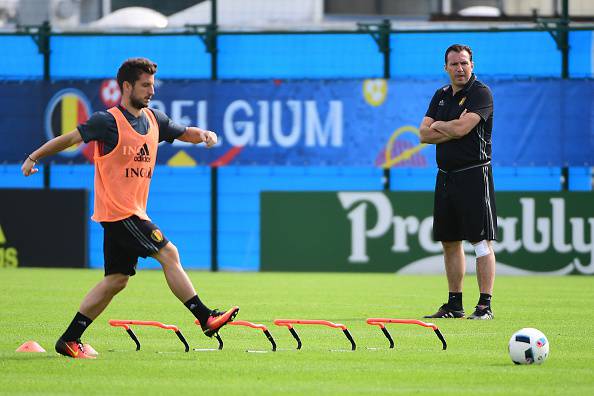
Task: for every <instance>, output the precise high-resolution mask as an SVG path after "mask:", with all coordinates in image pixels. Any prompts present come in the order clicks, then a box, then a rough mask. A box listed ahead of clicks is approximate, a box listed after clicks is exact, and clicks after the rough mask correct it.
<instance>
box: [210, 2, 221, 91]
mask: <svg viewBox="0 0 594 396" xmlns="http://www.w3.org/2000/svg"><path fill="white" fill-rule="evenodd" d="M210 4H211V7H210V25H209V26H208V28H207V41H208V48H209V52H210V79H211V80H217V79H218V67H217V66H218V52H219V50H218V47H217V41H218V40H217V37H218V36H217V35H218V31H217V30H218V26H217V0H210Z"/></svg>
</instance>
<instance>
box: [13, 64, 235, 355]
mask: <svg viewBox="0 0 594 396" xmlns="http://www.w3.org/2000/svg"><path fill="white" fill-rule="evenodd" d="M156 71H157V65H156V64H155V63H153V62H151V61H150V60H148V59H145V58H133V59H128V60H126V61H125V62H124V63H123V64H122V65H121V66H120V68H119V70H118V75H117V80H118V85H119V86H120V90H121V92H122V100H121V103H120V105H119V106H116V107H113V108H110V109H108V110H107V111H99V112H96V113H93V114H92V115H91V117H90V118H89V120H88V121H87V122H85V123H83V124H81V125H79V126H78V127H77V128H76V129H74V130H73V131H71V132H69V133H66V134H63V135H61V136H58V137H56V138H54V139H52V140H50V141H48V142H46V143H45V144H43V145H42V146H41V147H39V148H38V149H37V150H35V151H33V152H32V153H31V154H29V155H28V156H27V158H26V159H25V161H24V163H23V165H22V167H21V170H22V172H23V175H24V176H30V175H32V174H34V173H36V172H37V171H38V169H37V168H35V165H36V164H37V162H38V161H40V160H41V159H42V158H44V157H47V156H50V155H53V154H56V153H58V152H60V151H62V150H65V149H67V148H68V147H70V146H72V145H74V144H78V143H81V142H83V141H84V142H90V141H95V154H94V160H95V206H94V214H93V217H92V219H93V220H95V221H97V222H99V223H101V225H102V226H103V254H104V261H105V262H104V266H105V277H104V278H103V279H102V280H101V281H100V282H99V283H98V284H97V285H96V286H95V287H94V288H93V289H91V290H90V291H89V292H88V294H87V295H86V296H85V298H84V299H83V301H82V303H81V305H80V308H79V310H78V312H77V313H76V315H75V316H74V319H72V322H71V323H70V325H69V326H68V328H67V329H66V331H65V332H64V334H62V336H61V337H60V338H59V339H58V341H57V342H56V351H57V352H58V353H60V354H62V355H65V356H69V357H72V358H91V357H92V356H90V355H88V354H86V353H85V351H84V348H83V346H82V343H81V341H80V338H81V336H82V334H83V332H84V331H85V330H86V329H87V328H88V327H89V325H90V324H91V323H92V322H93V321H94V320H95V319H96V318H97V317H98V316H99V315H100V314H101V312H103V310H105V308H106V307H107V306H108V305H109V303H110V302H111V300H112V298H113V297H114V296H115V295H116V294H118V293H119V292H120V291H122V290H123V289H124V288H125V287H126V285H127V284H128V280H129V279H130V277H131V276H133V275H134V274H135V273H136V265H137V260H138V257H147V256H151V257H153V258H155V259H156V260H157V261H159V263H160V264H161V266H162V268H163V272H164V273H165V278H166V280H167V284H168V285H169V288H170V289H171V291H172V292H173V294H174V295H175V296H176V297H177V298H178V299H179V300H180V301H181V302H183V303H184V304H185V306H186V307H187V308H188V309H189V310H190V311H191V312H192V314H194V316H195V317H196V318H197V319H198V320H199V321H200V324H201V326H202V329H203V332H204V334H205V335H207V336H208V337H212V336H213V335H214V334H215V333H216V332H218V330H219V329H220V328H221V327H222V326H224V325H225V324H226V323H227V322H229V321H231V320H233V318H234V317H235V316H236V315H237V313H238V312H239V307H237V306H234V307H232V308H230V309H229V310H227V311H225V312H220V311H218V310H211V309H209V308H208V307H207V306H206V305H204V303H203V302H202V301H201V300H200V298H198V295H197V294H196V291H195V289H194V286H193V285H192V282H191V281H190V278H189V277H188V275H187V274H186V272H185V271H184V269H183V268H182V265H181V262H180V257H179V253H178V250H177V248H176V247H175V245H174V244H173V243H171V242H170V241H169V240H168V239H167V238H166V237H165V235H163V232H162V231H161V230H160V229H159V228H158V227H157V226H156V225H155V224H153V223H152V222H151V219H150V218H149V216H148V215H147V213H146V205H147V199H148V193H149V186H150V182H151V178H152V174H153V171H154V168H155V163H156V156H157V148H158V144H159V142H161V141H167V142H169V143H171V142H173V140H174V139H178V140H181V141H184V142H190V143H194V144H198V143H205V144H206V146H207V147H212V146H213V145H214V144H216V142H217V135H216V134H215V133H214V132H211V131H207V130H204V129H201V128H198V127H187V128H186V127H182V126H180V125H178V124H176V123H174V122H173V121H172V120H171V119H169V117H167V116H166V115H165V114H164V113H162V112H160V111H158V110H154V109H149V108H148V107H147V106H148V104H149V102H150V100H151V98H152V97H153V95H154V94H155V73H156Z"/></svg>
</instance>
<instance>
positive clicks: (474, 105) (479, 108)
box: [466, 86, 493, 121]
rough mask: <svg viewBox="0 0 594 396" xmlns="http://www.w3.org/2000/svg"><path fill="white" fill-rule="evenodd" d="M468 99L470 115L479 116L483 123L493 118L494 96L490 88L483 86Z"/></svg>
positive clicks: (467, 107) (467, 106)
mask: <svg viewBox="0 0 594 396" xmlns="http://www.w3.org/2000/svg"><path fill="white" fill-rule="evenodd" d="M468 99H470V100H469V101H468V104H467V105H466V110H467V111H468V112H469V113H476V114H478V115H479V116H481V118H482V119H483V121H487V120H488V119H489V117H491V115H492V114H493V95H492V94H491V90H490V89H489V88H488V87H486V86H482V87H480V88H478V89H476V90H475V91H474V92H473V93H472V95H471V96H470V97H469V98H468Z"/></svg>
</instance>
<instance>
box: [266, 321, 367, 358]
mask: <svg viewBox="0 0 594 396" xmlns="http://www.w3.org/2000/svg"><path fill="white" fill-rule="evenodd" d="M274 324H275V325H277V326H285V327H286V328H288V329H289V332H291V335H292V336H293V338H295V340H297V349H301V345H302V344H301V339H300V338H299V335H298V334H297V331H295V329H294V328H293V325H296V324H300V325H322V326H327V327H332V328H335V329H341V330H342V332H343V333H344V335H345V336H346V338H347V339H348V340H349V341H350V342H351V350H353V351H354V350H355V349H356V348H357V345H356V344H355V340H353V337H352V336H351V333H349V330H348V329H347V327H346V326H345V325H343V324H340V323H332V322H329V321H327V320H310V319H275V321H274Z"/></svg>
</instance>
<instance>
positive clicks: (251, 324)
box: [227, 320, 276, 352]
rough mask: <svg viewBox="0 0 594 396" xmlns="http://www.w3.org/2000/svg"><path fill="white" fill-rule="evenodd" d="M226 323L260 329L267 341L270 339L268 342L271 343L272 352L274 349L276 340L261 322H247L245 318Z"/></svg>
mask: <svg viewBox="0 0 594 396" xmlns="http://www.w3.org/2000/svg"><path fill="white" fill-rule="evenodd" d="M227 324H228V325H231V326H245V327H250V328H252V329H257V330H262V333H264V335H265V336H266V338H267V339H268V341H270V343H271V344H272V352H274V351H276V342H274V338H272V334H270V332H269V331H268V328H266V326H264V325H263V324H257V323H252V322H247V321H245V320H235V321H233V322H229V323H227Z"/></svg>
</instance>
